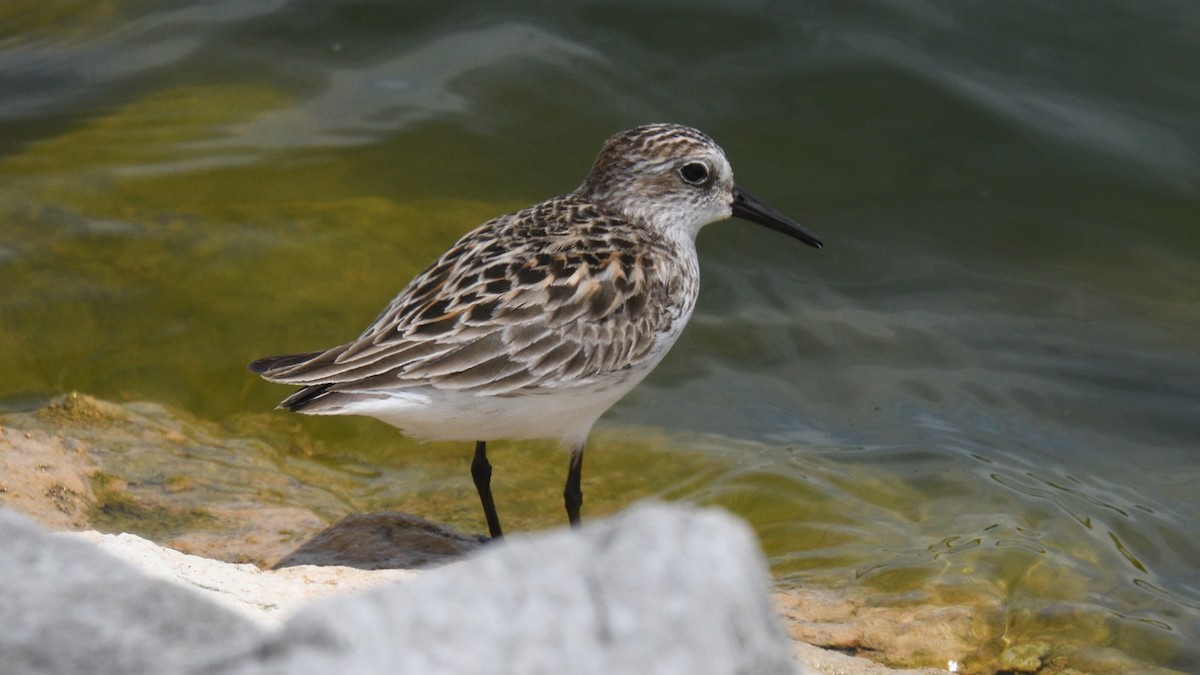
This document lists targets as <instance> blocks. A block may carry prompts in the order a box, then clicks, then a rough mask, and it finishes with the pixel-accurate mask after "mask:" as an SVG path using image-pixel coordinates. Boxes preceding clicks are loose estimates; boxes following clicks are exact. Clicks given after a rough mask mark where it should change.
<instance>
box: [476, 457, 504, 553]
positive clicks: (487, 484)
mask: <svg viewBox="0 0 1200 675" xmlns="http://www.w3.org/2000/svg"><path fill="white" fill-rule="evenodd" d="M471 478H473V479H474V480H475V490H476V491H477V492H478V493H479V501H480V503H482V504H483V516H484V517H485V518H487V524H488V534H490V535H492V539H501V538H503V537H504V533H503V532H501V531H500V516H498V515H496V502H495V501H493V500H492V465H491V464H488V460H487V443H485V442H484V441H476V442H475V459H474V460H472V461H471Z"/></svg>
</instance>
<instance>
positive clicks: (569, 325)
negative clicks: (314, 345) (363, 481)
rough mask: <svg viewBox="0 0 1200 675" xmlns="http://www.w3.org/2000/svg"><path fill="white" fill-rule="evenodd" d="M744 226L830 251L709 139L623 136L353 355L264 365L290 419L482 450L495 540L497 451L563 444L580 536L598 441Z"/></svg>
mask: <svg viewBox="0 0 1200 675" xmlns="http://www.w3.org/2000/svg"><path fill="white" fill-rule="evenodd" d="M731 216H732V217H737V218H741V219H744V220H748V221H751V222H754V223H757V224H759V225H764V226H766V227H769V228H771V229H773V230H776V231H778V232H782V233H783V234H786V235H788V236H791V237H794V238H796V239H799V240H800V241H802V242H804V243H806V244H808V245H810V246H814V247H817V248H820V247H821V245H822V244H821V240H820V239H818V238H817V237H816V236H815V235H813V234H812V233H811V232H809V231H808V230H806V229H805V228H804V227H802V226H801V225H800V224H798V223H796V222H795V221H793V220H792V219H790V218H788V217H787V216H785V215H784V214H783V213H781V212H779V211H777V210H776V209H774V208H772V207H770V206H767V205H766V204H764V203H763V202H761V201H760V200H758V199H756V198H755V197H754V196H752V195H751V194H750V193H748V192H746V191H745V190H743V189H742V188H741V187H739V186H738V185H737V184H735V183H734V181H733V170H732V169H731V168H730V166H729V162H728V160H727V159H726V158H725V152H724V151H723V150H722V149H721V148H720V146H718V145H717V144H716V142H714V141H713V140H712V139H711V138H709V137H708V136H707V135H706V134H704V133H702V132H700V131H697V130H696V129H692V128H689V127H685V126H680V125H677V124H650V125H646V126H641V127H637V128H636V129H630V130H628V131H623V132H621V133H618V134H616V135H614V136H612V137H610V138H609V139H608V140H607V141H605V143H604V147H603V148H602V149H601V150H600V154H599V156H597V158H596V161H595V163H594V164H593V165H592V169H591V171H590V172H589V173H588V175H587V178H586V179H585V180H584V181H583V184H581V185H580V186H579V187H578V188H576V189H575V191H574V192H571V193H570V194H566V195H562V196H560V197H554V198H552V199H548V200H546V201H544V202H541V203H539V204H535V205H533V206H530V207H528V208H525V209H522V210H520V211H517V212H515V213H510V214H507V215H503V216H500V217H498V218H495V219H493V220H489V221H488V222H486V223H484V224H482V225H480V226H479V227H477V228H476V229H474V230H472V231H471V232H469V233H467V234H466V235H465V236H463V237H462V239H459V240H458V242H457V243H456V244H455V245H454V246H452V247H451V248H450V250H448V251H446V253H444V254H442V256H441V257H440V258H438V259H437V260H435V261H434V262H433V263H432V264H430V265H429V266H428V267H426V268H425V270H424V271H422V272H421V273H420V274H418V275H417V276H416V278H414V279H413V280H412V281H410V282H409V283H408V285H407V286H406V287H405V288H404V290H402V291H400V294H399V295H397V296H396V298H395V299H394V300H392V302H391V304H389V305H388V306H387V308H386V309H384V310H383V313H381V314H380V315H379V316H378V317H377V318H376V319H375V321H373V322H372V323H371V325H369V326H368V327H367V329H366V330H365V331H363V332H362V334H361V335H359V336H358V337H357V338H355V339H354V340H352V341H350V342H347V343H346V344H343V345H340V346H337V347H333V348H332V349H326V350H321V351H314V352H307V353H303V354H286V355H282V356H268V357H266V358H262V359H259V360H257V361H255V362H253V363H251V364H250V366H249V367H250V370H251V371H253V372H255V373H258V374H260V375H262V376H263V377H264V378H265V379H267V380H270V381H272V382H281V383H285V384H292V385H299V386H301V387H302V388H301V389H300V390H299V391H296V392H295V393H293V394H292V395H291V396H288V397H287V398H285V399H284V400H283V402H282V403H280V404H279V407H280V408H286V409H288V410H291V411H293V412H299V413H306V414H310V415H366V416H368V417H374V418H376V419H379V420H382V421H384V422H387V423H388V424H391V425H393V426H395V427H398V428H399V429H400V430H401V431H402V432H403V433H404V434H406V435H409V436H413V437H416V438H420V439H425V440H460V441H475V456H474V459H473V460H472V462H471V477H472V479H473V480H474V483H475V488H476V490H477V491H478V493H479V499H480V502H481V504H482V506H483V512H484V517H485V518H486V520H487V525H488V532H489V533H490V535H491V536H492V538H493V539H498V538H500V537H501V536H502V535H503V532H502V529H501V527H500V519H499V516H498V515H497V513H496V505H495V501H494V499H493V497H492V491H491V476H492V466H491V464H490V463H489V462H488V459H487V442H488V441H491V440H496V439H501V438H508V439H537V438H549V439H556V440H558V441H560V442H561V443H562V445H563V446H564V447H565V448H568V449H569V450H570V462H569V467H568V471H567V482H566V488H565V489H564V490H563V499H564V503H565V505H566V510H567V518H568V520H569V522H570V523H571V525H572V526H578V525H579V522H580V517H579V510H580V507H581V506H582V504H583V491H582V489H581V487H580V478H581V475H582V471H583V450H584V444H585V442H586V440H587V436H588V433H589V431H590V430H591V428H592V425H593V424H594V423H595V422H596V420H597V419H598V418H599V417H600V415H602V414H603V413H604V411H606V410H608V409H609V408H610V407H611V406H612V405H613V404H614V403H616V402H617V401H618V400H619V399H620V398H621V397H622V396H624V395H625V394H626V393H628V392H629V391H630V390H631V389H633V388H634V387H635V386H636V385H637V384H638V382H640V381H641V380H642V379H643V378H645V377H646V375H647V374H649V373H650V371H651V370H653V369H654V367H655V366H656V365H658V363H659V361H661V360H662V358H663V356H664V355H666V353H667V351H668V350H669V349H670V348H671V345H673V344H674V343H675V340H676V339H677V338H678V337H679V334H680V333H681V332H682V331H683V328H684V325H685V324H686V323H687V321H688V318H689V317H690V316H691V314H692V310H693V309H694V307H695V305H696V297H697V294H698V293H699V290H700V271H699V265H698V261H697V256H696V243H695V242H696V235H697V233H698V232H699V231H700V228H702V227H704V226H705V225H707V224H709V223H712V222H716V221H719V220H724V219H726V218H729V217H731Z"/></svg>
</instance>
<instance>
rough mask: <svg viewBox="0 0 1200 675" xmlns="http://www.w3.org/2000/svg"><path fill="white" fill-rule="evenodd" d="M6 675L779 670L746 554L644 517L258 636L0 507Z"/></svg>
mask: <svg viewBox="0 0 1200 675" xmlns="http://www.w3.org/2000/svg"><path fill="white" fill-rule="evenodd" d="M0 537H3V539H4V540H5V541H6V542H7V544H8V545H7V546H6V547H4V548H3V550H0V664H3V670H4V672H6V673H8V672H11V673H75V672H89V673H126V672H222V673H225V672H229V673H247V674H248V673H256V674H257V673H329V672H345V673H364V674H370V673H385V672H386V673H422V674H433V675H437V674H439V673H445V674H451V673H453V674H460V673H555V674H557V673H664V674H666V673H680V674H683V673H688V674H689V675H691V674H693V673H792V672H795V666H794V661H793V658H792V654H791V645H790V643H789V640H788V639H787V637H786V636H785V634H784V632H783V630H782V627H781V626H780V624H779V619H778V617H777V616H776V614H775V612H774V610H773V609H772V606H771V604H770V601H769V599H768V594H767V589H768V577H767V573H766V568H765V565H764V562H763V560H762V557H761V555H760V554H759V552H758V545H757V542H756V541H755V539H754V537H753V535H752V534H751V533H750V531H749V530H748V528H747V527H746V526H745V525H744V524H742V523H741V522H740V521H738V520H736V519H734V518H732V517H731V516H729V515H726V514H724V513H722V512H718V511H713V510H699V509H684V508H678V507H667V506H660V505H650V506H642V507H637V508H634V509H632V510H630V511H627V512H625V513H623V514H620V515H618V516H616V517H614V518H611V519H609V520H605V521H599V522H596V523H592V524H589V525H587V526H585V527H584V528H583V529H582V530H581V531H574V532H572V531H566V530H563V531H557V532H553V533H550V534H542V535H534V536H524V537H512V538H510V539H509V540H506V541H505V542H503V543H501V544H497V545H491V546H487V547H485V548H484V549H483V550H481V551H479V552H478V553H476V554H475V555H473V556H472V557H470V558H468V559H466V560H464V561H462V562H459V563H453V564H450V565H447V566H445V567H442V568H439V569H437V570H433V571H430V572H427V573H424V574H422V575H420V576H419V577H417V578H416V579H413V580H411V581H406V582H403V583H400V584H396V585H392V586H387V587H377V588H373V589H370V590H368V591H364V592H362V593H359V594H355V595H349V596H344V597H339V598H336V599H332V600H327V601H318V602H314V603H313V604H311V605H308V606H307V607H306V608H305V609H302V610H301V611H300V612H299V614H297V615H296V616H294V617H292V618H291V619H290V620H289V621H288V622H287V623H286V624H285V625H284V626H283V628H282V629H281V630H280V631H278V632H275V633H267V632H266V631H265V630H264V629H263V628H261V627H259V626H256V625H254V624H252V623H250V622H249V621H247V620H246V619H244V618H242V617H240V616H236V615H234V614H232V613H230V612H229V611H228V610H225V609H223V608H220V607H217V606H215V605H213V604H210V603H209V602H208V601H207V600H205V599H203V598H200V597H198V596H197V595H195V594H194V593H192V592H191V591H188V590H186V589H183V588H178V587H175V586H172V585H170V584H167V583H165V582H161V581H156V580H152V579H147V578H144V577H142V576H140V575H139V574H138V573H136V572H134V571H133V569H132V568H130V567H129V566H127V565H125V564H124V563H121V562H120V561H118V560H116V559H113V558H111V557H109V556H107V555H106V554H104V553H102V552H100V551H98V550H94V549H92V548H91V547H89V546H87V545H85V544H82V543H80V542H78V541H73V540H68V539H65V538H61V537H53V536H50V535H46V534H45V533H42V532H40V531H38V530H37V529H36V528H35V527H33V526H32V525H30V524H29V523H27V522H25V521H24V520H23V519H21V518H19V517H17V516H13V515H11V514H4V513H0Z"/></svg>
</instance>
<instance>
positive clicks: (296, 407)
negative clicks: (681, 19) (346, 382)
mask: <svg viewBox="0 0 1200 675" xmlns="http://www.w3.org/2000/svg"><path fill="white" fill-rule="evenodd" d="M332 386H333V385H332V384H314V385H312V386H309V387H304V388H303V389H301V390H299V391H297V392H296V393H294V394H292V395H291V396H288V397H287V398H285V399H283V401H281V402H280V403H279V407H280V408H287V409H288V410H290V411H292V412H301V411H303V410H304V409H305V408H307V407H308V406H309V404H311V403H313V402H314V401H316V400H318V399H320V398H321V397H323V396H325V394H327V393H329V388H330V387H332Z"/></svg>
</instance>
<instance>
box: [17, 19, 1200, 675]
mask: <svg viewBox="0 0 1200 675" xmlns="http://www.w3.org/2000/svg"><path fill="white" fill-rule="evenodd" d="M1198 31H1200V5H1196V4H1195V3H1189V2H1155V3H1142V2H1124V3H1121V2H1110V3H1105V4H1103V5H1094V6H1089V7H1088V9H1087V11H1086V13H1080V12H1079V11H1078V10H1075V9H1073V8H1072V6H1070V5H1068V4H1066V3H1003V4H1002V5H996V6H991V5H982V6H961V7H960V6H955V5H947V6H943V5H941V4H930V3H923V2H915V1H914V2H889V3H883V2H872V3H859V4H857V5H855V6H853V7H849V6H844V3H805V4H804V5H796V6H792V5H779V6H766V7H760V8H758V9H756V10H755V11H754V12H745V11H741V10H736V9H733V8H729V7H724V6H722V5H720V4H715V3H714V4H707V5H696V4H695V3H688V4H686V5H685V4H682V3H675V4H674V5H659V6H657V7H654V8H650V7H647V6H644V5H637V4H633V3H626V4H617V3H606V4H596V5H591V6H590V7H589V8H587V9H579V10H574V11H561V12H560V13H558V14H537V13H535V12H534V11H533V10H522V9H519V8H513V9H506V10H498V9H495V8H493V6H490V5H489V6H487V9H484V8H481V7H470V6H466V5H464V6H461V7H457V6H453V7H447V6H445V5H444V3H442V4H441V5H431V6H423V5H419V4H412V3H404V4H400V3H395V4H388V3H362V2H330V1H328V0H322V1H321V2H317V1H316V0H312V1H308V2H303V1H290V2H289V1H287V0H260V1H246V0H224V1H213V2H199V1H194V2H179V1H176V2H172V3H165V2H157V3H148V2H138V1H135V0H108V1H105V2H90V1H89V2H83V1H77V2H59V3H54V4H53V5H46V4H45V3H41V2H32V1H26V0H9V1H8V2H6V3H4V4H3V5H0V288H3V289H4V290H3V294H2V295H0V350H2V351H3V353H4V354H5V355H6V358H4V359H2V360H0V402H2V404H3V405H4V407H7V408H10V409H15V408H21V407H26V406H29V405H32V404H34V403H36V402H38V401H41V400H44V399H45V398H46V397H47V396H50V395H52V394H55V393H58V392H62V391H69V390H79V391H84V392H87V393H90V394H94V395H97V396H102V397H107V398H114V399H121V400H153V401H160V402H165V403H168V404H172V405H176V406H179V407H182V408H185V409H187V410H188V411H190V412H192V413H194V414H195V415H198V416H200V417H201V418H204V419H209V420H212V421H215V422H218V423H222V424H227V425H230V426H231V427H236V428H239V429H243V428H249V429H253V428H254V427H253V426H252V425H251V426H249V427H247V426H245V425H242V424H241V422H240V421H243V420H245V419H246V418H247V416H253V415H263V416H266V417H265V419H267V420H270V422H268V423H270V424H277V425H278V426H279V429H278V430H277V431H276V432H273V433H278V434H283V435H285V436H288V437H290V438H293V439H294V442H295V443H297V444H298V445H300V446H303V447H305V448H308V449H309V450H308V451H306V454H305V455H304V457H305V458H302V459H300V460H297V459H296V458H292V459H290V460H289V462H292V465H291V470H293V471H297V472H299V473H304V470H303V469H302V468H301V469H297V468H296V467H295V462H298V461H307V462H312V463H313V465H314V467H317V466H320V467H321V468H320V470H317V469H315V468H314V470H313V471H311V473H309V474H307V475H308V476H309V477H310V478H312V479H313V480H329V481H330V482H331V484H330V485H326V486H323V487H325V488H326V489H328V490H331V491H333V492H335V493H337V494H338V495H339V497H340V498H341V499H342V500H343V501H344V502H345V503H346V504H348V505H349V506H350V507H352V508H356V509H364V510H365V509H368V508H404V509H406V510H413V511H417V512H418V513H421V515H426V516H428V517H431V518H434V519H439V520H449V521H451V522H453V523H455V524H457V525H460V526H463V527H468V528H474V529H477V530H478V529H481V528H482V527H483V526H482V522H475V521H476V520H480V521H481V519H479V518H478V517H477V514H475V513H474V508H475V506H474V501H473V500H474V495H473V494H472V493H471V490H470V486H469V483H468V482H466V464H467V461H468V459H469V457H468V455H469V448H458V447H457V446H455V445H453V444H449V445H429V446H418V445H417V444H415V443H412V442H410V441H407V440H404V439H400V438H397V437H396V436H395V435H394V434H393V433H392V432H391V431H390V430H388V429H386V428H384V427H382V425H378V424H376V423H374V422H371V421H368V420H323V419H316V420H311V419H303V420H300V421H298V422H297V421H295V420H284V419H282V417H283V415H282V413H270V412H269V410H270V408H271V407H272V406H273V405H274V403H275V402H276V401H277V400H278V399H279V398H280V397H282V396H283V395H284V394H285V393H286V389H284V388H282V387H278V386H273V385H269V384H266V383H263V382H260V381H258V380H257V379H256V378H254V377H252V376H250V375H249V374H248V373H246V372H245V370H244V365H245V363H246V362H248V361H249V360H251V359H252V358H255V357H257V356H261V355H263V354H268V353H277V352H283V351H289V350H305V349H312V348H316V347H322V346H329V345H333V344H336V343H338V342H340V341H343V340H345V339H348V338H350V337H352V336H353V335H355V334H356V333H357V332H358V331H359V330H360V329H361V328H362V327H363V326H364V325H365V324H366V323H367V322H368V321H369V320H370V319H371V318H373V317H374V316H375V314H376V313H377V312H378V310H379V309H380V308H381V307H382V306H383V305H384V304H385V303H386V302H387V300H389V299H390V298H391V296H392V295H393V294H394V293H395V292H396V291H397V290H399V288H400V287H401V286H402V285H403V284H404V283H405V282H406V281H407V280H408V278H410V277H411V275H412V274H414V273H415V272H417V271H418V270H419V269H420V268H421V267H423V266H424V264H425V263H426V262H428V261H429V260H430V259H431V258H432V257H433V256H435V255H436V254H438V253H439V252H440V251H441V250H443V249H444V248H445V247H446V246H448V245H449V244H450V243H451V242H453V241H454V240H455V239H456V238H457V236H459V235H460V234H461V233H463V232H465V231H466V230H467V229H469V228H470V227H472V226H474V225H475V224H477V223H478V222H481V221H482V220H484V219H486V218H489V217H491V216H494V215H497V214H499V213H502V212H505V211H508V210H511V209H513V208H516V207H519V206H522V205H524V204H527V203H530V202H532V201H536V200H539V199H542V198H545V197H547V196H550V195H554V194H558V193H561V192H565V191H568V190H570V189H572V188H573V187H574V186H575V185H576V184H577V183H578V182H579V181H580V180H581V179H582V177H583V175H584V173H585V172H586V170H587V168H588V166H589V165H590V162H591V159H592V157H593V156H594V154H595V152H596V150H597V149H598V147H599V143H600V142H601V140H602V139H603V138H604V137H605V136H606V135H608V134H609V133H611V132H613V131H616V130H619V129H622V128H626V127H629V126H633V125H636V124H640V123H643V122H647V121H656V120H672V121H679V122H684V123H689V124H693V125H695V126H698V127H700V128H702V129H704V130H706V131H708V132H709V133H711V134H712V135H713V136H714V137H715V138H717V140H718V141H720V142H721V144H722V145H723V146H724V147H725V149H726V151H727V152H728V154H729V155H730V158H731V161H732V163H733V165H734V168H735V170H736V171H737V175H738V178H739V181H740V182H741V183H742V184H744V185H745V186H747V187H748V188H749V189H750V190H752V191H753V192H755V193H756V194H758V195H759V196H760V197H763V198H764V199H766V200H768V201H769V202H771V203H773V204H774V205H776V206H777V207H779V208H781V209H782V210H784V211H786V212H788V213H791V214H793V215H794V216H796V217H797V218H798V219H800V220H802V221H803V222H805V223H806V224H808V225H809V226H810V227H811V229H813V230H814V231H816V232H817V233H818V234H820V235H821V236H822V237H823V238H824V240H825V241H826V244H827V246H826V248H825V249H824V250H822V251H813V250H811V249H808V248H806V247H803V246H802V245H799V244H797V243H795V242H792V241H790V240H786V239H782V238H780V237H779V236H778V235H776V234H774V233H771V232H767V231H765V230H760V229H759V228H755V227H753V226H751V225H748V224H745V223H740V222H737V221H730V222H728V223H722V224H716V225H713V226H712V227H710V228H708V229H706V230H705V232H703V233H702V234H701V236H700V239H699V247H700V250H701V258H702V270H703V275H704V286H703V291H702V295H701V301H700V306H699V308H698V310H697V312H696V315H695V317H694V318H693V320H692V323H691V325H690V326H689V328H688V331H687V332H686V333H685V334H684V336H683V338H682V339H681V340H680V342H679V344H678V345H677V346H676V348H675V350H674V351H673V352H672V353H671V355H670V356H669V357H668V358H667V359H666V360H665V361H664V363H663V364H662V365H661V366H660V368H659V369H658V370H657V371H656V372H655V373H654V374H653V375H652V376H651V377H650V378H649V379H648V380H647V381H646V382H645V383H644V384H643V385H642V386H641V387H639V388H638V389H637V390H636V391H635V392H634V393H633V394H631V395H630V396H629V397H628V398H626V399H625V400H624V401H623V402H622V403H620V404H619V405H618V406H617V407H616V408H614V409H613V410H612V411H611V412H610V413H609V414H608V415H607V416H606V417H605V418H604V419H603V420H602V422H601V424H600V425H599V427H598V429H597V435H596V437H595V440H594V442H593V444H592V446H591V450H590V454H589V458H588V467H587V471H586V472H585V490H586V492H587V494H588V505H587V507H585V510H586V511H587V512H588V513H589V514H590V515H596V514H598V513H599V512H604V511H611V510H614V509H616V508H619V507H620V506H621V504H622V503H625V501H624V500H626V499H633V498H634V497H641V496H649V495H657V496H662V497H666V498H670V499H682V500H688V501H695V502H699V503H705V504H720V505H723V506H726V507H728V508H730V509H732V510H734V511H735V512H737V513H739V514H741V515H743V516H744V517H746V518H748V519H749V520H750V521H751V523H752V524H753V525H754V526H755V528H756V529H757V530H758V532H759V535H760V536H761V537H762V539H763V543H764V545H765V547H766V549H767V551H768V553H769V555H770V556H771V559H772V562H773V565H774V567H775V570H776V572H777V574H778V576H779V577H780V578H781V579H782V580H784V581H785V582H794V583H807V584H812V585H829V586H859V587H863V588H870V589H875V590H877V591H878V592H879V593H880V594H881V595H885V594H894V597H899V598H903V597H913V598H917V599H919V600H921V601H930V602H956V601H958V600H960V599H961V598H962V597H964V596H967V595H970V594H971V593H972V592H973V591H972V589H974V588H977V587H978V586H979V585H980V584H984V585H986V586H987V587H988V588H989V589H993V592H994V589H1001V591H1002V593H1003V601H1004V605H1005V608H1006V610H1007V612H1008V622H1009V626H1008V629H1009V638H1010V639H1011V640H1012V641H1013V642H1019V641H1020V640H1021V639H1022V638H1023V637H1028V636H1036V637H1038V638H1039V639H1042V638H1045V637H1046V636H1051V637H1057V638H1062V639H1079V640H1084V641H1086V642H1088V643H1090V644H1093V645H1096V646H1099V647H1114V648H1116V649H1119V650H1122V651H1125V652H1127V653H1129V654H1132V655H1134V656H1137V657H1139V658H1143V659H1147V660H1150V661H1152V662H1155V663H1158V664H1162V665H1166V666H1170V667H1174V668H1179V669H1181V670H1185V671H1200V651H1197V646H1196V644H1195V641H1194V637H1195V635H1197V634H1200V581H1198V579H1200V575H1198V574H1197V562H1196V561H1197V560H1200V545H1197V544H1196V542H1197V541H1200V490H1198V489H1197V485H1198V483H1200V340H1198V339H1197V338H1196V336H1197V335H1198V334H1200V290H1198V289H1200V264H1197V262H1196V261H1197V258H1198V256H1200V228H1198V226H1197V223H1200V86H1197V84H1196V83H1197V82H1200V50H1196V49H1195V42H1194V36H1195V35H1197V34H1198ZM272 415H274V417H272ZM275 420H278V421H275ZM248 433H253V431H251V432H248ZM606 448H611V450H610V451H609V452H607V453H606ZM493 463H494V464H495V465H496V470H497V481H510V482H509V483H508V484H507V485H505V484H504V483H501V485H502V486H503V487H505V489H511V491H512V492H513V493H515V494H512V496H506V495H504V493H501V496H500V497H498V498H499V500H500V508H501V511H502V516H503V517H504V518H505V520H506V525H507V526H508V527H509V528H510V529H525V528H535V527H547V526H551V525H554V524H557V523H558V521H559V520H560V509H561V505H560V503H559V501H560V498H559V497H557V495H559V494H560V491H559V487H560V483H561V480H562V474H563V473H564V472H565V468H566V462H565V457H564V456H562V455H560V454H557V453H555V452H551V451H548V448H547V446H544V445H541V446H539V445H533V446H518V445H504V446H500V447H498V448H497V450H496V451H495V453H494V457H493ZM330 468H332V469H333V470H332V471H330V470H329V469H330ZM331 476H336V478H329V477H331ZM498 491H499V490H498Z"/></svg>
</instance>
